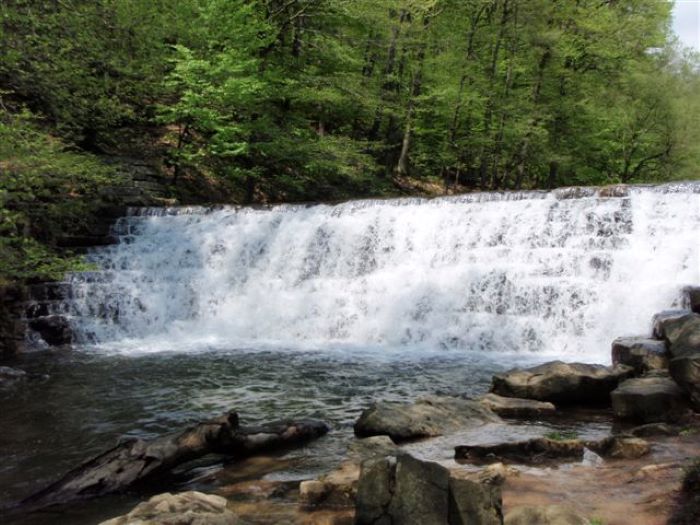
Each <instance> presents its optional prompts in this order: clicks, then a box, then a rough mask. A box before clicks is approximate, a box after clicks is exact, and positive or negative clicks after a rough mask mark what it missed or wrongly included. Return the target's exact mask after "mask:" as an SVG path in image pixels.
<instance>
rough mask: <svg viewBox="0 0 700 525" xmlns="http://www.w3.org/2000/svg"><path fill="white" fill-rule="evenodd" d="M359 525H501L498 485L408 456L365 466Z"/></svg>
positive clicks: (357, 516) (377, 460)
mask: <svg viewBox="0 0 700 525" xmlns="http://www.w3.org/2000/svg"><path fill="white" fill-rule="evenodd" d="M355 508H356V512H355V523H356V524H357V525H369V524H372V525H375V524H378V525H412V524H417V523H420V524H421V525H446V524H447V525H466V524H469V525H498V524H500V523H502V522H503V518H502V511H501V508H502V504H501V490H500V486H499V485H496V484H489V483H481V482H479V481H474V480H468V479H454V478H451V477H450V473H449V471H448V470H447V469H446V468H445V467H442V466H440V465H438V464H437V463H430V462H427V461H420V460H418V459H415V458H413V457H411V456H409V455H407V454H402V455H400V456H399V457H398V458H396V459H395V460H394V458H381V459H374V460H369V461H366V462H365V463H364V464H363V465H362V473H361V475H360V482H359V487H358V491H357V502H356V507H355Z"/></svg>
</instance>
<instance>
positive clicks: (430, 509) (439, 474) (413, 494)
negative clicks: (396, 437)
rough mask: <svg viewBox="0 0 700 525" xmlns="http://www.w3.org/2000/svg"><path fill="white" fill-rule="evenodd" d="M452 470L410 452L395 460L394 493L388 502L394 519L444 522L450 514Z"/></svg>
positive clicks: (433, 524) (440, 524)
mask: <svg viewBox="0 0 700 525" xmlns="http://www.w3.org/2000/svg"><path fill="white" fill-rule="evenodd" d="M449 482H450V473H449V471H448V470H447V469H446V468H445V467H442V466H440V465H438V464H437V463H430V462H428V461H420V460H417V459H415V458H413V457H411V456H409V455H403V456H400V457H399V458H398V460H397V462H396V481H395V485H394V494H393V497H392V498H391V504H390V505H389V514H390V515H391V517H392V518H393V523H395V524H398V523H406V524H408V523H420V524H421V525H444V524H445V522H446V521H447V520H446V518H447V515H448V507H447V505H448V502H449V499H448V489H449Z"/></svg>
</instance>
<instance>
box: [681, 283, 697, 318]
mask: <svg viewBox="0 0 700 525" xmlns="http://www.w3.org/2000/svg"><path fill="white" fill-rule="evenodd" d="M683 294H684V295H685V303H686V305H687V306H688V309H689V310H690V311H691V312H694V313H696V314H700V286H686V287H685V288H684V289H683Z"/></svg>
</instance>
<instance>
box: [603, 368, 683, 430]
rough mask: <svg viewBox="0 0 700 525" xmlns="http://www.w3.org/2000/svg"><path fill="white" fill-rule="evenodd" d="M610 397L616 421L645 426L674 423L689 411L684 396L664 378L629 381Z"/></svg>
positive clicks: (674, 384)
mask: <svg viewBox="0 0 700 525" xmlns="http://www.w3.org/2000/svg"><path fill="white" fill-rule="evenodd" d="M610 397H611V399H612V407H613V414H614V415H615V417H618V418H622V419H632V420H636V421H641V422H644V423H655V422H663V421H667V422H673V421H676V420H678V419H679V418H682V417H683V416H684V415H685V413H686V412H687V409H688V404H687V402H686V399H685V394H684V392H683V391H682V390H681V388H680V387H679V386H678V385H677V384H676V383H674V382H673V381H672V380H671V379H668V378H666V377H639V378H634V379H628V380H627V381H625V382H624V383H622V384H621V385H620V386H619V387H618V388H617V389H615V390H614V391H613V392H612V393H611V394H610Z"/></svg>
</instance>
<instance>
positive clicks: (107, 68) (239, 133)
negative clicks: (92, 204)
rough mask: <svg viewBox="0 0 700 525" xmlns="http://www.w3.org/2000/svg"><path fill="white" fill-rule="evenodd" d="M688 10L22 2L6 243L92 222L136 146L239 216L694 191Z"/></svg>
mask: <svg viewBox="0 0 700 525" xmlns="http://www.w3.org/2000/svg"><path fill="white" fill-rule="evenodd" d="M671 9H672V4H671V2H661V1H659V0H616V1H615V2H612V1H609V2H601V1H599V0H578V1H576V2H555V1H553V0H528V1H527V2H524V1H517V0H473V1H470V2H464V1H457V0H381V1H374V0H353V1H349V0H179V1H178V2H172V1H168V0H152V1H148V2H146V1H143V0H59V1H41V2H38V1H35V0H4V1H3V2H1V3H0V53H2V57H3V60H2V61H0V93H2V96H3V106H2V112H3V117H2V118H3V123H2V126H3V129H2V133H3V137H4V138H5V139H7V140H6V142H5V144H3V145H0V148H3V149H2V151H0V162H2V166H3V170H4V171H6V172H7V173H8V175H7V176H6V178H5V180H3V181H2V183H1V184H2V185H3V188H4V190H3V191H4V196H3V197H2V198H3V199H4V201H6V202H5V204H4V206H3V211H2V214H3V215H2V220H3V226H2V228H3V231H4V232H10V233H9V234H8V233H4V235H5V236H7V235H11V236H12V238H15V239H18V238H20V237H22V238H33V239H37V240H38V241H39V242H43V243H45V244H46V245H51V239H52V238H53V237H55V235H56V233H55V230H57V229H60V228H62V227H63V226H62V224H64V223H65V222H70V221H73V220H77V218H78V217H84V216H85V215H84V205H85V203H86V199H79V198H75V195H78V194H84V193H85V192H84V189H80V188H78V186H80V185H81V184H83V183H90V184H92V183H95V182H96V180H97V178H95V177H91V176H90V175H89V173H92V174H96V173H98V172H99V171H100V170H97V171H93V168H95V162H94V159H90V158H88V157H85V156H81V155H78V154H77V152H79V151H81V150H82V151H85V150H87V151H92V152H98V153H105V152H117V153H120V152H124V151H125V150H128V148H127V146H128V145H130V144H132V141H133V142H134V143H135V144H136V145H137V146H138V148H141V149H145V150H146V151H145V152H143V154H144V155H148V156H152V157H160V158H163V159H164V160H165V164H166V166H167V169H168V170H170V171H171V173H172V180H173V183H174V184H176V185H177V184H178V183H179V181H180V180H181V177H196V176H200V177H201V179H204V180H212V179H215V180H220V181H225V184H223V185H224V186H226V187H228V188H232V189H233V191H232V198H233V199H234V200H236V201H239V202H240V201H243V202H269V201H288V200H311V199H314V200H321V199H342V198H348V197H358V196H368V195H387V194H396V193H398V192H399V191H407V190H406V188H409V187H414V188H419V187H427V186H428V185H432V186H433V187H435V181H436V180H439V181H441V182H442V183H443V184H444V185H445V186H449V185H453V184H456V185H457V187H458V189H461V190H463V189H477V188H478V189H484V190H488V189H494V190H495V189H520V188H542V187H555V186H563V185H573V184H608V183H615V182H625V183H627V182H642V181H665V180H677V179H687V178H698V177H700V170H698V168H697V166H698V164H699V163H700V127H698V125H697V122H698V121H699V120H700V60H699V59H698V55H697V54H696V53H692V52H690V51H688V50H683V49H681V48H680V47H679V46H678V44H677V43H676V42H674V41H673V38H672V37H671V34H670V13H671ZM23 108H28V110H29V111H31V113H32V115H35V116H37V117H41V122H42V128H43V130H44V131H40V130H39V129H38V128H37V127H36V126H35V125H33V124H31V125H30V124H28V123H29V121H31V118H28V117H27V115H26V114H25V112H26V111H27V110H25V109H23ZM13 115H14V116H13ZM32 118H33V117H32ZM12 119H16V120H15V121H12ZM3 137H0V138H3ZM8 137H9V138H8ZM132 139H133V140H132ZM22 144H24V147H20V146H21V145H22ZM10 150H12V151H10ZM69 150H70V151H73V152H74V153H69V152H68V151H69ZM132 150H133V148H132ZM132 150H129V151H130V152H131V151H132ZM139 154H141V152H140V153H139ZM9 168H12V169H9ZM49 172H50V173H57V174H59V175H55V176H53V175H52V176H51V177H48V176H46V175H45V174H46V173H49ZM406 176H409V177H412V178H413V179H422V180H421V181H418V183H417V184H406V183H405V182H406V181H402V180H401V179H402V178H404V177H406ZM71 177H73V178H72V179H71ZM411 182H413V181H411ZM71 185H72V186H71ZM98 185H99V183H98ZM57 187H58V188H59V190H57V189H56V188H57ZM69 188H73V189H72V190H71V191H68V189H69ZM8 195H9V197H8ZM33 200H37V202H39V203H40V204H39V205H34V204H32V202H33ZM199 200H200V201H201V200H203V199H199ZM34 209H35V210H37V212H36V213H33V212H32V210H34ZM39 211H40V212H39ZM28 249H29V248H17V250H20V251H22V252H24V251H27V250H28ZM34 266H36V265H34Z"/></svg>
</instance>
